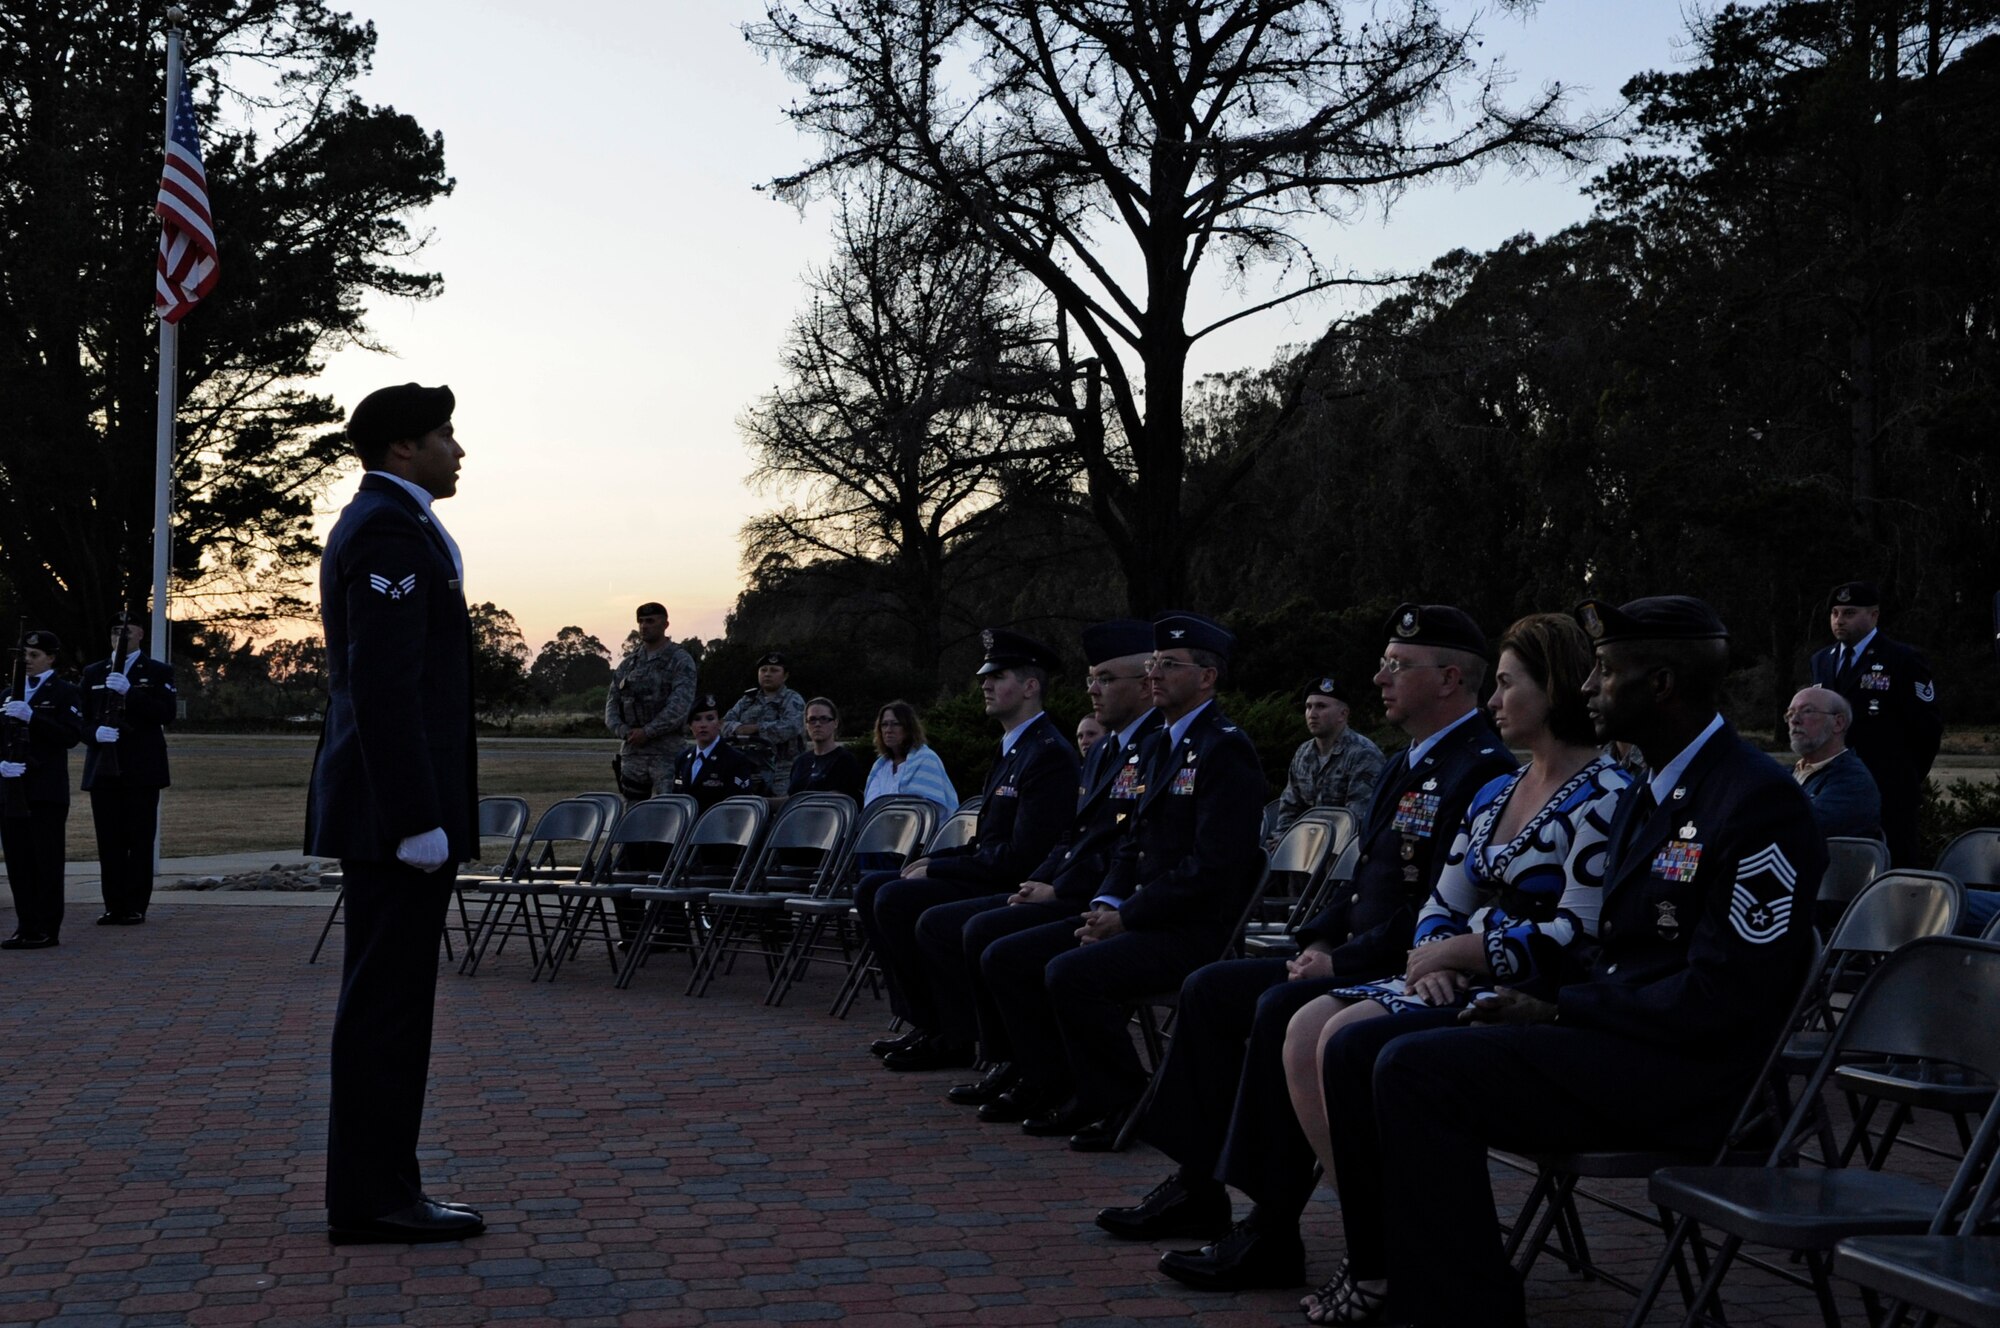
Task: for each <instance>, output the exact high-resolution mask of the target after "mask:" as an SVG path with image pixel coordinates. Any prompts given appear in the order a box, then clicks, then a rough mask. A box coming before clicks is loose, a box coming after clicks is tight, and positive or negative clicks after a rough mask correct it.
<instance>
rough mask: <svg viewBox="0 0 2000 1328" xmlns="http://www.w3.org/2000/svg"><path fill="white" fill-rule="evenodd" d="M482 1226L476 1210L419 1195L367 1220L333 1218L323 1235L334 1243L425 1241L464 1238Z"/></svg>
mask: <svg viewBox="0 0 2000 1328" xmlns="http://www.w3.org/2000/svg"><path fill="white" fill-rule="evenodd" d="M484 1230H486V1223H484V1222H483V1221H481V1220H480V1218H479V1214H477V1213H474V1212H470V1211H467V1210H464V1209H459V1208H446V1207H445V1206H444V1205H442V1204H437V1203H432V1202H431V1201H430V1200H429V1199H419V1200H418V1201H417V1202H416V1203H413V1204H411V1205H410V1206H409V1207H408V1208H403V1209H398V1210H397V1211H396V1212H393V1213H390V1214H388V1215H386V1216H383V1217H376V1218H370V1219H368V1220H366V1221H361V1222H350V1221H346V1220H344V1219H341V1218H334V1219H332V1220H330V1221H328V1222H327V1224H326V1237H327V1239H328V1240H330V1241H332V1242H333V1243H334V1244H335V1245H428V1244H431V1243H433V1242H436V1241H441V1240H464V1239H465V1238H466V1237H468V1236H477V1235H478V1234H479V1233H481V1232H482V1231H484Z"/></svg>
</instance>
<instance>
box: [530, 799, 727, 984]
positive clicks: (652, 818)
mask: <svg viewBox="0 0 2000 1328" xmlns="http://www.w3.org/2000/svg"><path fill="white" fill-rule="evenodd" d="M695 812H696V808H695V801H694V799H693V798H692V797H690V796H688V795H687V794H685V793H663V794H661V795H660V796H659V797H657V798H648V799H646V800H645V801H644V802H635V803H633V804H632V806H631V807H630V808H629V809H627V810H626V812H625V814H624V815H623V816H622V817H620V818H619V821H618V826H617V828H616V829H614V830H613V831H612V832H611V834H610V836H609V837H608V838H607V839H606V840H605V841H604V843H603V846H602V847H601V848H600V850H599V851H598V854H597V869H596V870H595V871H593V872H592V873H591V875H590V879H589V880H588V881H580V882H575V883H572V884H568V885H561V886H558V887H557V888H556V905H557V908H558V910H559V911H558V913H557V915H556V925H555V927H554V929H553V930H552V931H551V933H550V937H549V945H548V948H547V949H545V950H543V951H542V967H543V969H546V971H547V973H548V976H549V981H551V982H554V981H555V979H556V974H557V972H559V971H560V970H561V968H562V966H563V963H564V962H565V961H566V960H567V959H568V958H569V957H570V956H571V955H573V954H574V953H575V952H576V950H577V948H578V947H579V946H580V945H581V944H582V943H583V939H584V932H585V931H586V930H587V929H588V928H589V927H590V926H591V925H592V924H593V923H595V925H596V927H597V929H598V932H599V933H600V934H601V935H602V936H603V938H604V953H605V956H606V958H608V959H609V960H610V963H611V971H612V973H613V974H614V975H615V974H616V973H617V972H618V950H617V945H616V943H615V941H614V940H613V938H612V935H611V926H612V923H613V922H614V921H616V920H617V909H618V905H619V904H620V903H623V902H624V901H626V900H628V899H630V898H631V897H632V891H634V890H635V889H637V888H638V887H640V886H642V885H658V884H659V883H660V882H661V881H663V880H665V879H666V878H667V875H668V874H669V873H670V872H671V871H672V870H673V866H674V855H675V854H676V853H677V852H678V851H679V849H680V846H681V845H682V844H683V843H685V842H686V840H687V832H688V827H690V826H692V825H693V824H694V821H695ZM642 855H643V856H645V857H656V858H658V859H659V863H660V865H659V866H657V867H635V866H632V865H630V863H631V861H632V860H633V859H635V858H638V857H641V856H642ZM540 971H542V970H539V969H538V970H537V972H538V973H539V972H540Z"/></svg>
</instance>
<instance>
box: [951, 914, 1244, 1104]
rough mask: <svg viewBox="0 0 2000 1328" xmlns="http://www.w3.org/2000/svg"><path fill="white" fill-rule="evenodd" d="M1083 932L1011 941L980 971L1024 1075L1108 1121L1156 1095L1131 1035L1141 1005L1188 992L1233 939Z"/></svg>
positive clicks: (1056, 925)
mask: <svg viewBox="0 0 2000 1328" xmlns="http://www.w3.org/2000/svg"><path fill="white" fill-rule="evenodd" d="M1076 927H1077V924H1076V921H1075V920H1074V919H1064V920H1063V921H1060V922H1049V923H1044V924H1042V925H1041V926H1039V927H1031V928H1029V929H1028V930H1026V931H1021V932H1016V933H1015V934H1013V935H1012V936H1004V937H1002V938H1001V939H999V940H997V941H995V942H993V944H991V945H989V946H987V947H986V952H985V954H984V955H982V956H981V959H980V964H981V967H982V969H983V971H984V973H985V977H986V982H987V985H988V986H989V987H990V988H991V989H992V992H993V998H994V1000H995V1002H996V1003H997V1004H998V1006H999V1009H1000V1013H1001V1017H1002V1018H1003V1019H1004V1020H1005V1023H1006V1029H1007V1036H1008V1039H1009V1041H1010V1043H1011V1045H1012V1049H1013V1057H1014V1063H1015V1065H1016V1066H1017V1067H1018V1068H1019V1069H1020V1071H1021V1077H1022V1078H1023V1079H1024V1080H1026V1081H1027V1082H1028V1083H1029V1084H1031V1085H1033V1086H1034V1087H1035V1088H1036V1089H1038V1090H1041V1091H1042V1092H1045V1093H1049V1094H1054V1093H1057V1092H1061V1091H1065V1090H1067V1091H1068V1092H1069V1093H1070V1094H1071V1095H1072V1096H1074V1097H1075V1099H1076V1102H1077V1105H1078V1106H1079V1107H1080V1108H1082V1109H1083V1110H1084V1111H1085V1112H1087V1113H1088V1114H1090V1115H1092V1116H1108V1115H1110V1114H1111V1113H1112V1112H1114V1111H1119V1110H1122V1109H1123V1108H1125V1107H1127V1106H1130V1105H1131V1104H1132V1103H1133V1102H1134V1101H1135V1100H1137V1098H1138V1097H1139V1095H1140V1094H1141V1093H1143V1092H1144V1091H1145V1089H1146V1069H1145V1066H1144V1065H1143V1064H1141V1062H1140V1060H1139V1053H1138V1051H1137V1050H1136V1049H1135V1048H1134V1047H1133V1045H1132V1034H1131V1030H1130V1029H1129V1027H1128V1024H1129V1023H1130V1020H1131V1017H1132V1003H1133V1002H1134V1001H1138V1000H1141V999H1143V998H1145V997H1148V996H1156V995H1158V994H1160V993H1161V992H1170V991H1175V990H1178V989H1179V987H1180V984H1181V980H1182V979H1183V978H1185V977H1186V976H1187V975H1188V974H1189V973H1190V972H1191V971H1192V970H1194V969H1195V968H1198V967H1199V966H1200V965H1201V964H1203V963H1204V962H1206V961H1207V960H1209V959H1212V958H1213V957H1214V956H1215V955H1216V953H1217V952H1218V951H1219V950H1221V948H1222V943H1223V940H1224V933H1222V932H1219V931H1217V930H1215V929H1213V928H1208V927H1201V928H1190V929H1187V930H1177V931H1127V932H1120V933H1119V934H1118V935H1116V936H1113V937H1110V938H1109V939H1107V940H1102V941H1095V942H1092V943H1091V944H1089V945H1079V944H1078V943H1077V940H1076Z"/></svg>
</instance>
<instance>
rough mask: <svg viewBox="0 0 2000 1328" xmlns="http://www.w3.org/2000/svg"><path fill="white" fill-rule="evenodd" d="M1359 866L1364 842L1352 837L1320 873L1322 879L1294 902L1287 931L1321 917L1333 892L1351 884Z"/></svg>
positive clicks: (1287, 923)
mask: <svg viewBox="0 0 2000 1328" xmlns="http://www.w3.org/2000/svg"><path fill="white" fill-rule="evenodd" d="M1360 869H1361V841H1360V840H1359V839H1358V838H1357V839H1350V840H1348V841H1347V847H1345V848H1343V849H1341V850H1340V852H1339V853H1338V854H1335V855H1332V864H1331V865H1330V866H1328V867H1327V869H1326V870H1325V871H1322V872H1321V873H1320V874H1319V880H1317V881H1315V882H1314V883H1313V884H1312V885H1311V886H1310V887H1308V888H1307V889H1305V890H1302V891H1300V892H1299V897H1298V899H1297V900H1295V901H1294V902H1293V904H1292V911H1291V914H1290V915H1289V916H1288V917H1287V918H1286V919H1285V930H1286V931H1297V930H1298V929H1299V928H1301V927H1303V926H1305V925H1306V924H1307V923H1308V922H1311V921H1312V920H1313V919H1314V918H1316V917H1318V916H1319V914H1320V912H1321V910H1323V909H1324V908H1325V907H1326V906H1327V901H1328V900H1329V899H1331V898H1332V896H1333V893H1334V891H1336V890H1339V889H1341V888H1342V887H1343V886H1346V885H1348V884H1350V883H1351V882H1352V881H1353V880H1354V873H1355V872H1357V871H1359V870H1360Z"/></svg>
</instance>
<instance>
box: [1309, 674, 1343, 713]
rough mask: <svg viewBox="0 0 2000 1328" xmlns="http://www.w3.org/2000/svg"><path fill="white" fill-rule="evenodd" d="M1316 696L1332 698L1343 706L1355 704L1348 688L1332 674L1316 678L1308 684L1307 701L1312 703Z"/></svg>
mask: <svg viewBox="0 0 2000 1328" xmlns="http://www.w3.org/2000/svg"><path fill="white" fill-rule="evenodd" d="M1315 696H1330V697H1332V698H1333V699H1334V700H1336V701H1339V702H1340V703H1341V704H1343V705H1352V704H1354V701H1353V698H1352V697H1350V696H1348V694H1347V688H1345V687H1343V686H1342V685H1341V682H1340V679H1338V678H1336V677H1334V676H1333V675H1332V674H1331V673H1328V674H1324V675H1322V676H1321V677H1318V678H1314V679H1313V680H1312V681H1311V682H1309V683H1307V684H1306V699H1307V700H1309V701H1310V700H1311V699H1312V698H1313V697H1315Z"/></svg>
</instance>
